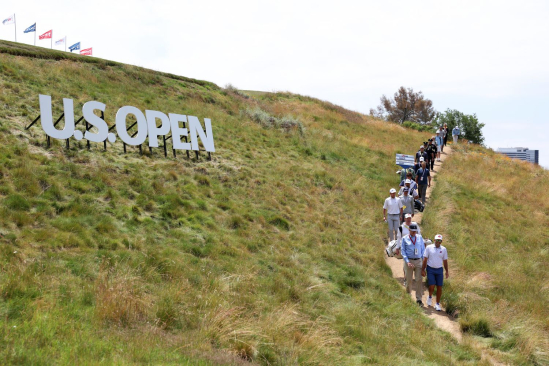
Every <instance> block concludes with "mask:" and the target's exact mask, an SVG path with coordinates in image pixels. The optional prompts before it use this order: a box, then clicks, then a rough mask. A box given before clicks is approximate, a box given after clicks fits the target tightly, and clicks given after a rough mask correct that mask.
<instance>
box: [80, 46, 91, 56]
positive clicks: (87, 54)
mask: <svg viewBox="0 0 549 366" xmlns="http://www.w3.org/2000/svg"><path fill="white" fill-rule="evenodd" d="M80 54H81V55H86V56H91V55H92V48H91V47H90V48H86V49H84V50H82V51H80Z"/></svg>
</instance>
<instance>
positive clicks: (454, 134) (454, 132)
mask: <svg viewBox="0 0 549 366" xmlns="http://www.w3.org/2000/svg"><path fill="white" fill-rule="evenodd" d="M459 135H461V131H460V130H459V127H458V126H457V125H456V126H455V127H454V129H453V130H452V137H453V138H454V144H457V143H458V137H459Z"/></svg>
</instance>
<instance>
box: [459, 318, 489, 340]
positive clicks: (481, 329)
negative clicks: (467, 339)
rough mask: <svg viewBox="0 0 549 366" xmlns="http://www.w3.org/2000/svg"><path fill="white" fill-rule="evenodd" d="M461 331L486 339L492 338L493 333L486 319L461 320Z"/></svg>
mask: <svg viewBox="0 0 549 366" xmlns="http://www.w3.org/2000/svg"><path fill="white" fill-rule="evenodd" d="M459 323H460V326H461V330H462V331H464V332H466V333H471V334H474V335H478V336H481V337H484V338H489V337H492V335H493V334H492V331H491V330H490V324H489V323H488V320H486V319H484V318H472V319H469V320H463V319H462V320H461V321H460V322H459Z"/></svg>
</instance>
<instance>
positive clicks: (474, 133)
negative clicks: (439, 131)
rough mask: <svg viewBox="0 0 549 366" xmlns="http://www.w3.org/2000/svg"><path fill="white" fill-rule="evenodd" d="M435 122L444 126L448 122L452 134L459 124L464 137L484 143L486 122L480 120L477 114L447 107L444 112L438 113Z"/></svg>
mask: <svg viewBox="0 0 549 366" xmlns="http://www.w3.org/2000/svg"><path fill="white" fill-rule="evenodd" d="M435 123H436V124H437V125H438V126H443V125H444V124H445V123H446V124H447V125H448V129H449V130H450V134H451V131H452V130H453V128H454V127H455V126H458V127H459V129H460V130H461V136H462V137H463V138H464V139H466V140H469V141H471V142H473V143H475V144H479V145H482V144H484V136H483V135H482V127H484V123H480V122H479V120H478V118H477V115H476V114H464V113H462V112H460V111H458V110H455V109H447V110H446V111H445V112H444V113H438V114H437V116H436V118H435Z"/></svg>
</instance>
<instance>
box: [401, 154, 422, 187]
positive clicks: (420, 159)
mask: <svg viewBox="0 0 549 366" xmlns="http://www.w3.org/2000/svg"><path fill="white" fill-rule="evenodd" d="M424 161H425V159H424V158H423V156H422V157H421V158H419V161H418V162H417V163H415V164H414V171H415V172H416V178H417V171H418V170H419V169H421V163H423V162H424ZM401 184H402V183H401Z"/></svg>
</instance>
